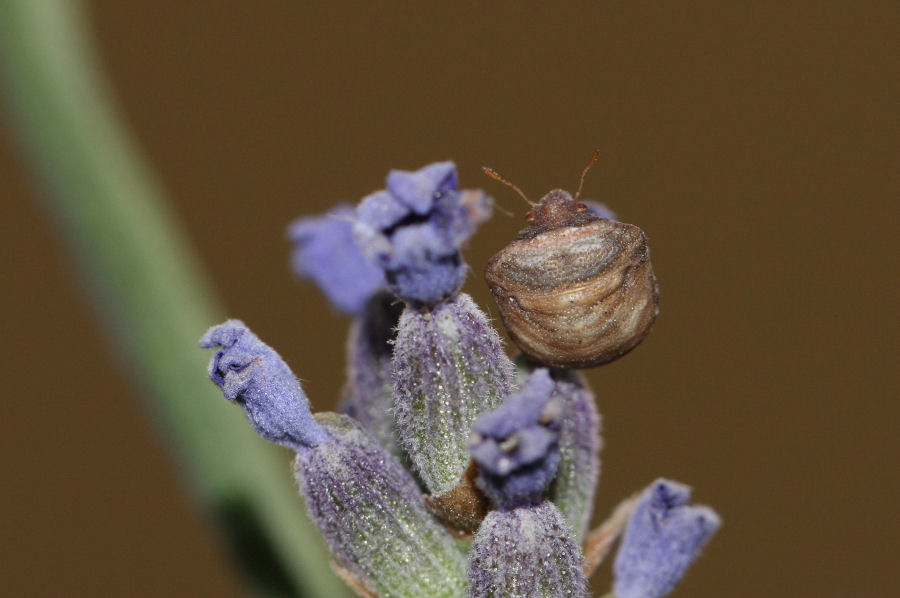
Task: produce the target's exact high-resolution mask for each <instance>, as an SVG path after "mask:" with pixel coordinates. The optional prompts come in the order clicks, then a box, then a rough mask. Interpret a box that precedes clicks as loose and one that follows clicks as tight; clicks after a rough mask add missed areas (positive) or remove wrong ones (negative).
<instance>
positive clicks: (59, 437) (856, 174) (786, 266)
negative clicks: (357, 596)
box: [0, 0, 900, 598]
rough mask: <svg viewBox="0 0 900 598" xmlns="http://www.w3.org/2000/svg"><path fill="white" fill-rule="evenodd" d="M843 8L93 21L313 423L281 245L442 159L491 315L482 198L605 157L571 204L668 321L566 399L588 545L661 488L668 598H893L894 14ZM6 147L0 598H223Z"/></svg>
mask: <svg viewBox="0 0 900 598" xmlns="http://www.w3.org/2000/svg"><path fill="white" fill-rule="evenodd" d="M840 4H841V3H830V2H816V3H798V2H789V3H787V4H785V3H780V2H772V3H767V2H763V3H759V2H753V3H750V2H739V3H738V2H726V3H721V2H698V3H689V4H688V3H686V4H684V5H680V6H679V5H676V3H630V2H579V3H570V4H567V5H565V6H551V5H550V4H549V3H546V4H538V3H527V4H525V3H521V4H513V3H504V4H494V3H492V4H490V5H486V4H485V5H480V4H475V3H454V4H453V5H452V7H443V8H439V7H437V6H436V5H424V4H415V3H406V4H380V5H370V6H362V5H361V3H342V4H334V5H328V6H326V5H324V3H323V4H318V3H315V4H314V3H300V2H293V1H278V2H275V1H272V2H264V3H248V2H236V1H221V2H183V1H165V2H144V3H138V2H120V1H117V0H95V1H92V2H90V3H89V5H90V9H91V18H92V23H93V26H94V27H95V29H96V33H97V36H98V40H99V47H100V51H101V54H102V58H103V60H104V61H105V66H106V67H107V69H108V73H109V77H110V79H111V82H112V85H113V87H114V89H115V91H116V93H117V95H118V99H119V101H120V102H121V105H122V108H123V111H124V113H125V114H126V116H127V118H128V119H129V121H130V123H131V125H132V126H133V129H134V132H135V135H136V137H137V139H138V140H139V142H140V144H141V145H142V146H143V148H144V150H145V151H146V154H147V157H148V159H149V161H150V162H151V164H152V165H153V166H154V167H155V168H156V170H157V171H158V173H159V176H160V178H161V179H162V181H163V183H164V185H165V187H166V188H167V190H168V191H169V193H170V195H171V199H172V201H173V203H174V204H175V208H176V210H177V212H178V213H179V214H180V215H181V216H182V217H183V219H184V222H185V223H186V226H187V229H188V231H189V233H190V235H191V237H192V239H193V241H194V242H195V243H196V246H197V248H198V250H199V252H200V254H201V256H202V258H203V261H204V262H205V265H206V266H207V267H208V268H209V270H210V272H211V274H212V277H213V280H214V281H215V283H216V285H217V287H218V290H219V291H220V292H221V295H222V297H223V299H224V301H225V304H226V305H227V307H228V310H229V313H230V314H232V315H233V316H235V317H240V318H242V319H244V320H245V321H246V322H247V323H248V324H249V325H250V326H252V327H253V329H254V330H255V331H256V332H257V333H258V334H259V335H260V336H261V337H262V338H263V339H265V340H266V341H267V342H269V343H270V344H271V345H273V346H275V347H276V348H278V349H279V350H280V351H281V353H282V355H283V356H284V357H285V358H286V359H287V361H288V362H289V363H290V364H291V365H292V366H293V367H294V369H295V370H296V371H297V373H298V375H300V376H302V377H303V378H304V379H305V380H306V384H305V386H306V389H307V392H308V394H309V395H310V397H312V399H313V401H314V402H315V403H316V405H317V407H318V408H320V409H326V408H328V407H329V406H330V405H332V404H333V401H334V400H335V398H336V395H337V391H338V388H339V386H340V385H341V383H342V368H343V348H342V344H343V336H344V333H345V330H346V326H347V323H346V321H345V320H343V319H342V318H341V317H339V316H338V315H336V314H334V313H333V312H331V311H330V310H329V308H328V307H327V305H326V304H325V302H324V300H323V299H322V298H321V297H320V295H319V294H318V292H317V291H316V290H315V289H314V288H313V287H312V286H309V285H304V284H300V283H297V282H296V281H294V280H292V278H291V276H290V274H289V272H288V268H287V250H288V248H287V245H286V243H285V241H284V238H283V231H284V228H285V226H286V225H287V223H288V222H289V221H290V220H291V219H292V218H294V217H296V216H298V215H301V214H310V213H317V212H321V211H323V210H325V209H327V208H328V207H329V206H330V205H331V204H332V203H333V202H334V201H335V200H340V199H350V200H356V199H358V198H360V197H361V196H363V195H364V194H366V193H368V192H369V191H372V190H374V189H376V188H379V187H381V186H383V181H384V176H385V174H386V173H387V171H388V169H390V168H410V169H411V168H417V167H419V166H421V165H423V164H425V163H427V162H431V161H434V160H443V159H448V158H449V159H453V160H455V161H456V162H457V164H458V166H459V171H460V178H461V182H462V184H463V185H464V186H466V187H483V188H485V189H487V190H488V191H489V192H490V193H491V194H492V195H493V196H494V197H495V198H496V199H497V201H498V203H499V204H500V205H501V206H503V207H504V208H506V209H507V210H510V211H513V212H515V213H516V216H515V217H514V218H508V217H506V216H504V215H502V214H499V213H498V214H497V215H496V216H495V217H494V219H493V221H491V222H490V223H488V224H487V225H485V226H484V227H483V228H482V230H481V231H480V234H479V235H477V236H476V238H475V240H474V241H473V242H472V243H471V246H470V248H469V250H468V251H467V254H466V255H467V259H468V261H469V263H470V265H471V266H472V269H473V274H472V276H471V277H470V278H469V281H468V283H467V287H466V290H468V291H469V292H471V293H472V294H473V295H474V296H475V298H476V299H477V300H478V301H479V302H480V303H481V305H483V306H484V307H485V308H486V309H488V310H489V311H490V312H491V313H492V314H496V310H495V308H494V306H493V305H492V303H491V301H490V297H489V294H488V293H487V291H486V288H485V285H484V284H483V282H482V280H481V272H482V269H483V265H484V263H485V262H486V260H487V259H488V257H489V256H490V255H491V254H492V253H493V252H494V251H496V250H498V249H499V248H500V247H501V246H502V245H503V244H505V242H506V241H507V240H508V239H510V238H511V237H512V235H513V234H514V233H515V231H516V230H517V229H518V228H519V226H520V224H521V217H522V216H523V214H524V212H525V209H524V206H523V205H522V203H521V200H519V199H518V198H517V197H516V196H515V195H514V194H513V193H512V192H511V191H510V190H508V189H506V188H504V187H502V186H500V185H499V184H497V183H495V182H493V181H491V180H489V179H487V178H486V177H485V176H484V175H482V174H481V173H480V171H479V167H480V166H481V165H483V164H487V165H490V166H492V167H494V168H496V169H497V170H498V171H500V172H501V173H502V174H503V175H504V176H506V177H508V178H509V179H510V180H512V181H513V182H515V183H516V184H518V185H519V186H520V187H521V188H522V189H524V190H525V192H526V193H528V194H529V196H530V197H531V198H532V199H538V198H539V197H540V196H541V195H542V194H543V193H544V192H546V191H547V190H549V189H551V188H554V187H564V188H569V189H573V188H574V187H575V186H576V185H577V181H578V175H579V173H580V171H581V169H582V167H583V166H584V164H585V162H586V160H587V159H588V157H589V156H590V154H591V152H592V151H593V150H594V149H595V148H600V150H601V154H600V155H601V157H600V160H599V162H598V164H597V165H596V166H595V167H594V169H593V171H592V172H591V174H590V176H589V178H588V181H587V184H586V192H585V196H586V197H588V198H592V199H598V200H601V201H605V202H607V203H608V204H609V205H610V206H611V207H613V209H615V210H616V211H617V212H618V213H619V215H620V217H621V219H623V220H625V221H628V222H633V223H635V224H638V225H640V226H641V227H642V228H643V229H644V231H646V233H647V235H648V237H649V239H650V243H651V248H652V252H653V263H654V266H655V269H656V273H657V275H658V277H659V280H660V284H661V287H662V296H661V308H662V313H661V315H660V318H659V320H658V321H657V325H656V328H655V331H654V332H653V334H652V335H651V336H650V337H649V338H648V340H646V341H645V342H644V344H643V345H642V346H641V347H640V348H639V349H638V350H636V351H635V352H634V353H632V354H630V355H628V356H627V357H626V358H624V359H622V360H621V361H619V362H616V363H614V364H611V365H608V366H605V367H603V368H600V369H597V370H593V371H591V372H590V373H589V376H590V379H591V381H592V383H593V385H594V388H595V390H596V393H597V397H598V402H599V406H600V410H601V412H602V413H603V416H604V428H605V431H604V438H605V442H606V447H605V449H604V451H603V475H602V479H601V486H600V489H599V494H598V511H597V517H598V519H599V518H600V517H601V516H602V515H603V514H605V513H606V512H607V511H608V510H609V509H610V508H611V507H612V506H613V505H614V504H615V503H616V502H617V501H618V500H619V499H620V498H622V497H624V496H625V495H627V494H628V493H630V492H632V491H634V490H636V489H639V488H641V487H643V486H645V485H646V484H647V483H649V482H650V481H651V480H652V479H653V478H655V477H656V476H660V475H664V476H667V477H671V478H674V479H677V480H682V481H685V482H688V483H690V484H692V485H693V486H694V488H695V497H696V500H698V501H700V502H704V503H708V504H710V505H713V506H714V507H715V508H716V509H717V510H718V511H719V513H720V514H721V515H722V517H723V519H724V522H725V525H724V527H723V529H722V531H721V532H720V534H719V535H718V537H716V538H715V539H714V540H713V542H712V543H711V544H710V546H709V547H708V549H707V551H706V553H705V555H704V556H703V557H702V558H701V559H700V560H699V561H698V563H697V564H696V565H695V566H694V567H693V568H692V570H691V572H690V573H689V574H688V576H687V578H686V579H685V581H684V582H683V584H682V585H681V586H680V587H679V589H678V590H676V593H675V596H696V597H701V596H710V597H711V596H717V597H722V596H735V597H742V596H746V597H753V598H758V597H760V596H798V595H800V596H848V595H852V596H856V597H860V596H887V595H896V592H898V591H900V587H898V585H900V584H898V583H897V582H898V574H897V565H896V562H895V561H896V553H897V549H898V545H900V525H898V521H897V510H898V491H900V484H898V476H897V458H898V456H900V450H898V448H900V442H898V439H897V430H898V415H900V408H898V401H897V390H896V389H897V382H898V379H897V376H896V373H895V368H896V366H897V338H898V319H897V304H898V301H897V300H898V293H897V287H896V277H897V271H898V259H897V258H898V250H897V242H896V241H897V226H896V223H897V217H898V215H900V214H898V208H897V201H898V193H897V191H898V184H897V183H898V180H897V179H898V177H897V171H898V155H900V153H898V144H897V131H898V110H897V109H898V105H897V99H898V97H900V95H898V91H900V90H898V87H897V85H896V83H897V72H898V60H897V53H896V50H897V47H896V36H897V33H898V31H897V27H896V25H897V23H898V13H897V8H896V6H895V5H894V6H891V4H892V3H868V6H866V7H863V6H861V4H862V3H860V5H856V6H854V5H852V3H844V4H846V5H845V6H841V5H840ZM878 4H881V6H880V7H879V6H878ZM892 29H893V31H892ZM11 132H12V131H11V127H10V123H9V122H8V120H6V119H3V118H0V181H2V191H0V193H2V196H3V201H2V212H0V227H2V231H3V234H2V235H0V243H2V245H0V247H2V255H3V270H4V276H3V285H4V286H3V289H2V292H0V297H2V301H3V306H2V313H3V316H4V317H3V319H4V322H5V323H4V325H3V334H4V336H5V339H4V342H3V351H4V363H5V368H4V371H5V374H4V376H3V386H4V391H5V393H4V394H5V409H4V416H3V418H2V429H0V443H2V452H0V459H2V469H3V472H4V475H5V481H4V482H3V484H2V503H0V506H2V530H3V531H2V538H3V542H2V546H0V550H2V555H0V563H2V564H0V578H2V580H3V581H2V582H0V583H2V584H3V592H2V593H3V594H4V595H9V596H13V595H17V596H18V595H28V596H56V595H67V596H123V595H140V596H174V595H177V596H186V595H204V596H205V595H210V596H212V595H215V596H240V595H243V592H244V590H243V588H242V586H241V585H240V582H239V580H238V579H237V578H236V575H235V574H234V573H232V569H231V566H230V564H229V562H228V557H227V556H226V555H225V553H224V552H223V551H222V550H221V549H220V547H219V546H218V545H217V544H216V542H215V540H214V536H213V534H212V533H211V530H210V527H209V526H210V524H209V522H208V521H207V520H205V519H204V517H203V516H202V515H201V514H199V513H198V512H196V511H195V509H194V508H193V507H192V505H191V504H190V502H189V499H188V498H187V497H186V496H185V495H184V494H183V492H182V488H181V486H180V480H179V473H178V470H177V468H176V467H175V466H174V465H173V461H172V460H171V459H170V454H167V447H166V446H165V443H164V442H163V440H162V439H161V437H160V436H159V435H158V434H156V431H155V430H154V428H153V425H152V423H151V422H150V421H148V420H147V419H145V413H144V408H143V407H142V405H141V404H140V403H139V402H138V401H137V400H136V397H135V392H134V390H133V388H132V387H131V386H130V385H129V380H127V379H126V377H125V376H124V375H123V374H122V373H121V372H120V370H119V369H118V367H117V364H116V362H115V359H114V358H113V357H112V354H111V352H110V350H109V349H110V348H109V345H108V344H107V342H106V340H105V338H104V337H103V336H102V335H101V333H100V332H99V330H98V327H97V323H96V319H95V316H96V313H95V312H93V311H92V309H91V308H90V307H89V305H88V304H87V303H86V301H85V300H84V298H83V294H82V293H81V289H80V286H79V285H80V283H79V282H78V280H77V278H76V276H75V273H74V272H73V271H72V264H71V263H70V261H69V260H68V259H67V257H66V247H65V245H64V244H63V243H62V241H61V240H60V239H58V238H57V237H56V236H55V234H54V231H53V230H52V228H51V227H50V226H49V225H48V220H47V218H46V217H45V214H44V213H43V211H42V208H41V206H40V204H39V203H38V202H36V201H34V200H35V197H36V195H37V193H38V186H37V185H36V184H35V182H34V181H33V180H32V179H31V178H30V176H29V169H28V165H27V164H26V163H25V162H24V160H23V158H22V157H21V156H20V154H19V153H18V151H17V144H16V143H15V142H14V140H13V139H12V136H11ZM211 324H212V322H211ZM201 332H202V330H197V331H196V334H197V336H198V337H199V335H200V334H201ZM892 364H893V365H892ZM197 375H198V376H202V375H204V373H203V372H197ZM224 408H228V406H227V405H225V404H224V403H223V409H224ZM285 471H286V475H287V464H286V465H285ZM608 583H609V574H608V568H607V570H605V571H604V573H603V574H602V575H600V576H598V577H597V578H595V587H596V589H597V591H598V593H599V592H600V591H601V590H605V589H606V587H608Z"/></svg>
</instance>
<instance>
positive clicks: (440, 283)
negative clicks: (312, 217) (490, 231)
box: [354, 162, 490, 307]
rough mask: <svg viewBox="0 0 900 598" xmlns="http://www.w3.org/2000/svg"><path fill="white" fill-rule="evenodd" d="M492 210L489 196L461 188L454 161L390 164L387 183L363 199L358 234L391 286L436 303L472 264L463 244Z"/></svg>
mask: <svg viewBox="0 0 900 598" xmlns="http://www.w3.org/2000/svg"><path fill="white" fill-rule="evenodd" d="M489 214H490V200H489V198H487V196H485V195H484V194H482V193H480V192H461V191H458V190H457V178H456V166H455V165H454V164H453V162H436V163H434V164H430V165H428V166H425V167H424V168H422V169H420V170H417V171H412V172H409V171H403V170H392V171H391V172H390V173H389V174H388V177H387V189H385V190H382V191H376V192H375V193H372V194H371V195H369V196H367V197H365V198H363V200H362V202H361V203H360V204H359V207H358V208H357V210H356V215H357V221H356V224H355V226H354V235H355V237H356V241H357V243H358V244H359V246H360V248H361V249H362V251H363V253H364V255H365V256H366V257H368V258H369V259H370V260H371V261H372V263H374V264H377V265H378V266H380V267H381V268H382V269H383V270H384V273H385V277H386V279H387V284H388V287H389V288H390V289H391V291H393V292H394V293H395V294H396V295H397V296H398V297H400V298H401V299H403V300H404V301H406V302H407V303H411V304H413V305H424V306H427V307H433V306H435V305H437V304H438V303H439V302H441V301H443V300H445V299H447V298H448V297H450V296H452V295H454V294H456V293H457V292H458V291H459V289H460V287H461V286H462V283H463V280H464V279H465V276H466V270H467V268H468V267H467V266H466V264H465V262H464V261H463V259H462V256H461V255H460V253H459V250H460V248H461V247H462V245H463V243H464V242H465V241H466V240H467V239H468V238H469V237H470V236H471V235H472V233H473V232H474V231H475V227H476V226H477V225H478V224H479V223H480V222H482V221H483V220H485V219H486V217H487V216H489Z"/></svg>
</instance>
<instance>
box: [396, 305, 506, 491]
mask: <svg viewBox="0 0 900 598" xmlns="http://www.w3.org/2000/svg"><path fill="white" fill-rule="evenodd" d="M393 374H394V389H395V390H394V400H395V404H394V418H395V419H394V421H395V428H396V430H397V434H398V436H399V438H400V441H401V446H402V447H403V448H404V449H405V450H406V452H407V453H408V454H409V456H410V458H411V459H412V462H413V464H414V466H415V468H416V470H417V471H418V473H419V476H420V478H421V479H422V481H423V482H424V484H425V486H426V487H427V488H428V490H429V491H430V493H431V494H433V495H439V494H443V493H444V492H447V491H449V490H451V489H452V488H453V487H454V486H455V484H456V483H457V481H458V480H459V479H460V476H462V474H463V472H464V471H465V470H466V467H467V466H468V463H469V449H468V438H469V432H470V430H471V426H472V422H473V421H474V420H475V418H476V417H478V416H479V415H480V414H481V413H483V412H485V411H489V410H490V409H493V408H494V407H496V406H497V405H499V404H500V402H501V401H502V399H503V398H504V397H505V396H506V395H507V394H508V393H509V391H510V388H511V384H512V379H513V365H512V362H511V361H510V360H509V358H507V357H506V355H505V354H504V352H503V348H502V345H501V342H500V337H499V335H498V334H497V333H496V332H495V331H494V329H493V328H491V326H490V324H489V323H488V320H487V317H486V316H485V315H484V313H482V312H481V310H480V309H478V307H477V306H476V305H475V303H474V302H473V301H472V299H471V297H469V296H468V295H466V294H461V295H458V296H456V297H453V298H452V299H450V300H448V301H446V302H444V303H441V304H440V305H438V306H437V307H435V309H434V310H433V311H420V310H417V309H415V308H413V307H411V306H408V307H407V308H406V309H405V310H404V311H403V314H402V315H401V316H400V324H399V329H398V332H397V339H396V340H395V344H394V360H393Z"/></svg>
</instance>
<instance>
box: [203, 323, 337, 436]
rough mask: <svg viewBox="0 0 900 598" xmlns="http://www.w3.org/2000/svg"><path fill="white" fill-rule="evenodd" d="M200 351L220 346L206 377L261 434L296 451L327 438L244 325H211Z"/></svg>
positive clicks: (287, 373)
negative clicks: (237, 405)
mask: <svg viewBox="0 0 900 598" xmlns="http://www.w3.org/2000/svg"><path fill="white" fill-rule="evenodd" d="M200 347H202V348H204V349H211V348H215V347H221V349H219V350H218V351H216V352H215V354H214V355H213V357H212V359H211V360H210V362H209V369H208V372H209V377H210V379H211V380H212V381H213V383H215V385H216V386H218V387H219V388H221V389H222V393H223V394H224V395H225V398H226V399H228V400H231V401H236V402H237V403H238V404H239V405H240V406H241V407H242V408H243V409H244V413H246V414H247V418H248V419H249V420H250V423H251V424H252V425H253V427H254V428H255V429H256V431H257V433H258V434H259V435H260V436H262V437H263V438H265V439H266V440H270V441H272V442H274V443H276V444H280V445H282V446H286V447H288V448H290V449H292V450H294V451H298V452H299V451H300V450H303V449H304V448H309V447H314V446H316V445H317V444H319V443H320V442H322V441H323V440H325V439H326V438H327V437H328V434H327V433H326V432H325V430H324V429H322V427H321V426H320V425H319V424H317V423H316V422H315V420H314V419H313V417H312V414H311V413H310V411H309V400H307V398H306V395H305V394H304V392H303V389H302V388H300V383H299V382H297V379H296V378H295V377H294V374H293V372H291V370H290V368H289V367H288V366H287V364H286V363H284V361H283V360H282V359H281V357H280V356H279V355H278V354H277V353H276V352H275V351H274V350H273V349H272V348H271V347H269V346H268V345H266V344H265V343H263V342H262V341H261V340H259V338H258V337H257V336H256V335H255V334H253V333H252V332H250V330H248V329H247V327H246V326H245V325H244V323H243V322H241V321H240V320H228V321H226V322H224V323H223V324H219V325H218V326H213V327H212V328H210V329H209V330H208V331H207V332H206V334H204V335H203V338H201V339H200Z"/></svg>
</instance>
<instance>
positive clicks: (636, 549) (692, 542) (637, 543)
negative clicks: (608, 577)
mask: <svg viewBox="0 0 900 598" xmlns="http://www.w3.org/2000/svg"><path fill="white" fill-rule="evenodd" d="M690 498H691V491H690V488H688V487H687V486H685V485H683V484H679V483H677V482H671V481H669V480H664V479H659V480H656V481H655V482H653V484H651V485H650V486H649V487H648V488H647V489H646V490H645V491H644V492H643V494H642V495H641V497H640V499H639V500H638V504H637V507H636V508H635V510H634V513H633V514H632V515H631V519H630V520H629V522H628V527H627V528H626V529H625V535H624V537H623V538H622V544H621V546H620V547H619V552H618V554H617V555H616V563H615V567H614V572H615V584H614V592H615V594H616V596H617V598H660V597H662V596H666V595H668V594H669V593H670V592H671V591H672V590H673V589H675V585H676V584H677V583H678V581H679V580H680V579H681V578H682V576H683V575H684V573H685V571H686V570H687V568H688V566H689V565H690V564H691V562H692V561H693V560H694V559H695V558H696V557H697V555H698V554H699V553H700V549H701V548H703V546H704V545H705V544H706V543H707V542H708V541H709V539H710V538H711V537H712V535H713V534H714V533H715V532H716V530H718V529H719V526H720V524H721V521H720V519H719V516H718V515H716V513H715V511H713V510H712V509H710V508H709V507H704V506H689V505H688V501H689V500H690Z"/></svg>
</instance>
